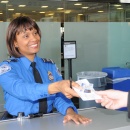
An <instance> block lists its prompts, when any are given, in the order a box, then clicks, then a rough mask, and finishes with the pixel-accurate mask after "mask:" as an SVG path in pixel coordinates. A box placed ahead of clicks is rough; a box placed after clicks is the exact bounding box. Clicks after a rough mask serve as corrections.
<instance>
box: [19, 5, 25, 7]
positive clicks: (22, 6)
mask: <svg viewBox="0 0 130 130" xmlns="http://www.w3.org/2000/svg"><path fill="white" fill-rule="evenodd" d="M25 6H26V5H19V6H18V7H25Z"/></svg>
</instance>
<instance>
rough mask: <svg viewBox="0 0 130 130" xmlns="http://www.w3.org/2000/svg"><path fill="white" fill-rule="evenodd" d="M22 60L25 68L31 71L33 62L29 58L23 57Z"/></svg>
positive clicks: (35, 59)
mask: <svg viewBox="0 0 130 130" xmlns="http://www.w3.org/2000/svg"><path fill="white" fill-rule="evenodd" d="M37 58H38V57H37V55H36V56H35V58H34V62H37ZM20 60H21V61H22V63H23V64H24V66H25V67H26V68H27V69H29V68H30V64H31V61H30V60H29V59H28V58H27V57H21V58H20Z"/></svg>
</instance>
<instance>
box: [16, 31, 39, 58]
mask: <svg viewBox="0 0 130 130" xmlns="http://www.w3.org/2000/svg"><path fill="white" fill-rule="evenodd" d="M14 45H15V47H17V48H18V50H19V52H20V53H21V54H22V55H24V56H26V57H27V58H28V59H30V60H33V58H34V56H35V53H37V52H38V51H39V49H40V36H39V34H38V33H37V30H35V29H32V30H26V31H22V32H20V33H18V34H16V40H15V42H14Z"/></svg>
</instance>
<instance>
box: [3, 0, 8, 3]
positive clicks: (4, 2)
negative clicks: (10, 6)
mask: <svg viewBox="0 0 130 130" xmlns="http://www.w3.org/2000/svg"><path fill="white" fill-rule="evenodd" d="M8 2H9V1H7V0H6V1H1V3H8Z"/></svg>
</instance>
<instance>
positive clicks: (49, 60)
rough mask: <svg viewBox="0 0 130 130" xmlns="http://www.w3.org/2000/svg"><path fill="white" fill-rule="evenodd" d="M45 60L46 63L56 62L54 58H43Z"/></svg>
mask: <svg viewBox="0 0 130 130" xmlns="http://www.w3.org/2000/svg"><path fill="white" fill-rule="evenodd" d="M42 60H43V62H45V63H52V64H55V62H54V61H53V60H52V59H46V58H42Z"/></svg>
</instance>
